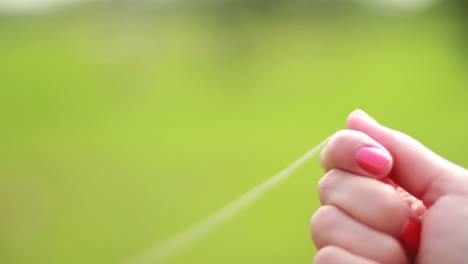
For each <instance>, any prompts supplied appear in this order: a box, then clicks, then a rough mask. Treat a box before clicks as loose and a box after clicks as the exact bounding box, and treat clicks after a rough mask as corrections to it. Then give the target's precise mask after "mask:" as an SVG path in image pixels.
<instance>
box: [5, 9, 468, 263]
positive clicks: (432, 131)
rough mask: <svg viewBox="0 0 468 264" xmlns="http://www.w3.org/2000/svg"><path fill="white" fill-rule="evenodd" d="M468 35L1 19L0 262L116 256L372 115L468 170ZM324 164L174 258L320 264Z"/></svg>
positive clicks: (422, 28)
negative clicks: (312, 234)
mask: <svg viewBox="0 0 468 264" xmlns="http://www.w3.org/2000/svg"><path fill="white" fill-rule="evenodd" d="M462 33H463V32H462V30H461V26H460V25H458V24H457V21H456V20H455V18H452V17H451V16H450V15H445V14H441V13H437V12H434V13H428V14H423V15H415V16H387V17H377V16H374V15H370V14H362V15H356V14H355V15H352V16H351V15H350V16H343V17H341V16H340V17H327V16H317V17H314V16H311V17H304V16H278V17H275V16H273V15H271V14H270V15H265V16H251V15H243V16H231V17H228V18H223V17H221V16H213V15H189V14H184V15H174V14H165V15H162V14H152V13H151V12H145V13H143V12H142V13H134V12H122V11H118V10H117V11H115V10H111V11H109V12H102V11H101V12H98V11H93V10H91V11H89V10H88V11H86V10H85V11H77V12H65V13H60V12H59V13H56V14H52V15H44V16H40V15H39V16H3V17H0V69H1V74H0V120H2V126H1V127H2V128H1V129H0V146H1V147H0V262H1V263H12V264H16V263H37V264H39V263H50V264H52V263H118V262H119V261H122V260H125V259H126V258H127V257H130V256H133V255H135V254H139V253H141V252H142V251H144V250H145V249H148V248H150V247H151V246H153V245H154V244H156V243H158V242H161V241H163V240H164V239H167V238H169V237H171V236H172V235H174V234H176V233H178V232H179V231H181V230H183V229H185V228H187V227H188V226H190V225H191V224H192V223H194V222H196V221H198V220H200V219H201V218H203V217H204V216H206V215H208V214H210V213H211V212H213V211H215V210H216V209H218V208H220V207H222V206H223V205H224V204H226V203H227V202H230V201H231V200H233V199H235V198H237V197H238V196H239V195H241V194H243V193H244V192H245V191H247V190H249V189H250V188H251V187H253V186H255V185H256V184H258V183H260V182H262V181H263V180H265V179H266V178H268V177H270V176H272V175H273V174H275V173H276V172H277V171H279V170H280V169H282V168H283V167H284V166H286V165H288V164H289V163H290V162H291V161H293V160H294V159H296V158H297V157H298V156H299V155H301V154H303V153H304V152H305V151H307V150H308V149H309V148H311V147H312V146H314V145H315V144H317V143H318V142H320V141H321V140H322V139H324V138H325V137H326V136H328V135H330V134H331V133H332V132H334V131H336V130H339V129H343V128H344V121H345V119H346V116H347V114H348V113H349V112H350V111H352V110H353V109H355V108H362V109H364V110H366V111H367V112H369V113H370V114H371V115H373V116H375V117H376V118H377V119H378V120H380V121H381V122H382V123H384V124H387V125H389V126H392V127H393V128H396V129H399V130H402V131H404V132H407V133H409V134H411V135H413V136H414V137H416V138H418V139H419V140H421V141H422V142H423V143H425V144H427V145H428V146H429V147H431V148H432V149H434V150H435V151H436V152H438V153H440V154H442V155H444V156H445V157H447V158H449V159H451V160H453V161H455V162H457V163H460V164H461V165H464V166H468V160H467V158H466V157H467V156H466V149H468V141H467V139H466V131H467V129H468V104H467V102H468V89H467V84H468V79H467V75H466V71H467V68H468V67H467V66H468V65H467V64H466V59H467V58H466V56H468V55H467V54H466V53H465V52H466V50H464V49H463V45H464V44H463V42H462V40H463V37H462V36H461V34H462ZM321 175H322V171H321V169H320V167H319V164H318V162H317V159H315V160H314V161H312V162H310V163H308V164H307V166H305V167H303V168H302V169H301V170H300V171H298V172H297V173H296V174H295V175H294V176H293V177H292V178H291V179H289V180H288V181H286V182H285V183H283V184H282V185H281V186H279V187H278V188H276V189H274V190H273V191H271V192H269V193H268V194H267V195H266V196H264V197H263V198H262V199H260V200H259V201H258V202H256V203H255V204H253V205H252V206H251V207H250V208H249V209H248V210H246V211H244V212H243V213H242V214H240V215H239V216H238V217H236V218H234V219H233V220H232V221H230V222H229V223H228V224H226V225H224V226H222V228H221V229H219V230H217V231H216V232H215V233H213V234H211V235H210V236H209V237H207V238H206V239H203V240H201V241H199V243H197V244H196V245H195V246H193V247H191V248H190V249H188V250H187V251H184V252H182V253H181V254H179V255H178V256H176V257H175V258H173V259H171V261H169V262H168V263H270V264H271V263H310V261H311V259H312V257H313V255H314V253H315V249H314V247H313V245H312V243H311V242H310V239H309V233H308V222H309V219H310V216H311V215H312V213H313V212H314V210H315V209H317V208H318V206H319V202H318V198H317V193H316V182H317V181H318V179H319V178H320V177H321Z"/></svg>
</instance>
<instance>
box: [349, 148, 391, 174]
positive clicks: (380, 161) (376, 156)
mask: <svg viewBox="0 0 468 264" xmlns="http://www.w3.org/2000/svg"><path fill="white" fill-rule="evenodd" d="M389 162H390V158H389V157H388V154H387V153H385V151H384V150H382V149H380V148H371V147H364V148H362V149H361V150H359V152H358V153H357V155H356V163H357V165H358V166H359V167H361V168H362V169H364V170H366V171H367V172H370V173H372V174H374V175H377V174H380V173H382V171H383V170H384V169H385V167H386V166H387V165H388V163H389Z"/></svg>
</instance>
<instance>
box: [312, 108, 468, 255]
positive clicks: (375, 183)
mask: <svg viewBox="0 0 468 264" xmlns="http://www.w3.org/2000/svg"><path fill="white" fill-rule="evenodd" d="M347 128H348V129H347V130H343V131H340V132H337V133H336V134H335V135H334V136H333V137H332V138H331V140H330V142H329V143H328V145H327V146H326V148H325V149H324V150H323V151H322V153H321V164H322V167H323V168H324V169H325V171H326V174H325V176H323V178H322V179H321V180H320V181H319V184H318V189H319V196H320V201H321V203H322V206H321V207H320V208H319V209H318V210H317V211H316V212H315V214H314V215H313V216H312V219H311V224H310V230H311V235H312V240H313V241H314V244H315V246H316V248H317V254H316V255H315V257H314V263H315V264H336V263H347V264H354V263H359V264H368V263H369V264H370V263H382V264H406V263H423V264H432V263H434V264H436V263H437V264H439V263H445V264H450V263H468V171H467V170H466V169H464V168H462V167H460V166H458V165H455V164H453V163H451V162H449V161H447V160H445V159H443V158H441V157H440V156H438V155H436V154H435V153H433V152H432V151H430V150H429V149H427V148H426V147H424V146H423V145H422V144H421V143H419V142H418V141H416V140H414V139H412V138H411V137H409V136H407V135H405V134H403V133H401V132H398V131H395V130H392V129H389V128H387V127H384V126H382V125H380V124H379V123H377V122H376V121H375V120H374V119H372V118H371V117H369V116H368V115H367V114H365V113H364V112H362V111H354V112H353V113H351V114H350V116H349V117H348V119H347ZM363 147H372V148H379V149H381V150H382V153H383V154H382V155H384V156H386V157H387V158H388V163H386V164H385V166H383V167H381V168H377V169H375V168H374V169H372V170H371V172H370V171H369V170H368V169H363V167H362V166H360V165H359V164H358V163H357V162H356V156H357V153H358V152H359V150H361V149H362V148H363ZM387 177H388V178H390V179H392V180H393V181H394V182H395V183H396V184H397V185H398V186H401V188H399V189H397V190H395V188H394V187H392V186H390V185H388V184H386V183H384V182H382V181H381V180H382V179H384V178H387ZM402 188H403V189H404V190H406V191H407V192H406V191H404V190H403V189H402ZM409 217H415V218H417V219H420V221H421V225H422V231H421V242H420V247H419V251H418V253H417V255H416V256H410V255H408V254H407V253H408V252H407V249H405V248H404V246H403V245H402V244H401V243H400V241H399V239H398V238H399V237H400V235H401V233H402V230H403V229H404V226H405V223H406V221H407V220H408V218H409Z"/></svg>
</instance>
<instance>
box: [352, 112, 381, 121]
mask: <svg viewBox="0 0 468 264" xmlns="http://www.w3.org/2000/svg"><path fill="white" fill-rule="evenodd" d="M354 113H355V114H357V115H359V116H361V117H363V118H365V119H366V120H368V121H371V122H374V123H378V122H377V121H376V120H375V119H374V118H372V117H371V116H370V115H368V114H367V113H366V112H364V111H362V110H361V109H356V110H354Z"/></svg>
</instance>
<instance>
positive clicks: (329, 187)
mask: <svg viewBox="0 0 468 264" xmlns="http://www.w3.org/2000/svg"><path fill="white" fill-rule="evenodd" d="M342 173H343V171H342V170H340V169H332V170H330V171H328V172H327V173H326V174H325V176H323V177H322V178H321V179H320V180H319V182H318V183H317V188H318V193H319V197H320V201H321V202H322V204H324V203H326V202H327V201H328V199H329V198H330V195H331V194H332V193H333V189H334V187H335V185H336V181H337V180H338V179H339V177H340V175H341V174H342Z"/></svg>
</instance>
